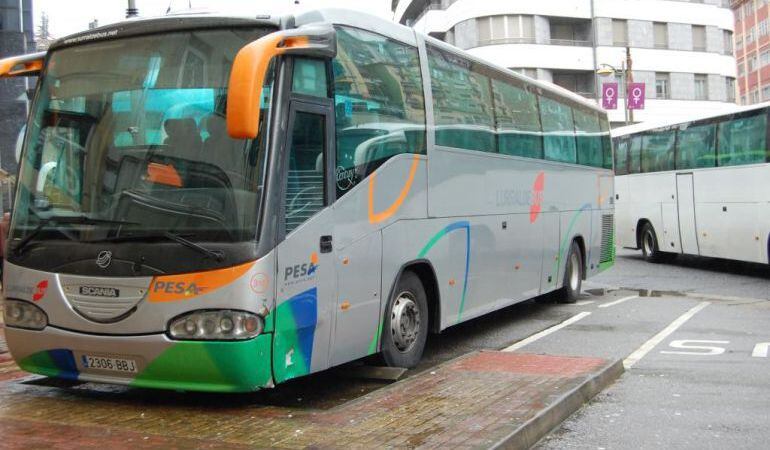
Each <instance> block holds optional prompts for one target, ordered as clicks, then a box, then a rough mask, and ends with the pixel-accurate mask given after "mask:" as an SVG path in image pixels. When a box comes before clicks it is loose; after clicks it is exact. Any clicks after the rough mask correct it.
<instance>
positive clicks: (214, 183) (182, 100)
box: [11, 29, 271, 242]
mask: <svg viewBox="0 0 770 450" xmlns="http://www.w3.org/2000/svg"><path fill="white" fill-rule="evenodd" d="M267 32H268V30H255V29H227V30H200V31H186V32H175V33H167V34H157V35H149V36H140V37H131V38H125V39H118V40H110V41H103V42H95V43H89V44H85V45H79V46H75V47H69V48H63V49H61V50H54V51H53V52H52V54H51V55H50V58H49V61H48V64H47V67H46V70H45V72H44V75H43V78H42V81H41V83H40V89H39V92H38V94H37V98H36V101H35V104H34V107H33V110H32V113H31V119H30V124H29V126H28V133H27V137H26V141H25V149H24V152H23V154H22V161H21V169H20V174H19V183H18V194H17V199H16V205H15V213H14V219H13V225H12V232H11V235H12V238H14V239H17V240H18V239H20V240H24V239H25V238H26V237H27V236H29V235H30V234H32V233H34V234H35V239H36V240H37V239H59V240H62V239H65V240H68V241H75V242H99V241H109V240H120V239H123V238H125V239H135V240H137V241H140V240H141V238H142V236H147V237H152V236H156V237H157V236H158V235H161V236H163V235H168V233H173V234H174V235H176V236H184V238H185V239H187V240H190V241H209V242H241V241H249V240H254V239H255V238H256V226H257V218H258V216H259V214H258V213H259V205H260V197H261V192H262V184H263V178H264V177H263V172H264V171H263V166H264V153H265V150H264V146H265V144H264V138H263V136H264V135H265V134H266V133H264V132H262V133H260V138H258V139H257V140H254V141H248V140H235V139H232V138H230V137H229V136H228V134H227V127H226V121H225V109H226V98H227V84H228V80H229V74H230V67H231V64H232V61H233V59H234V58H235V55H236V53H237V52H238V50H239V49H241V48H242V47H243V46H244V45H245V44H247V43H248V42H251V41H252V40H254V39H257V38H259V37H260V36H262V35H264V34H266V33H267ZM268 78H269V79H270V78H271V77H270V76H269V77H268ZM264 92H265V93H266V94H265V97H264V98H265V99H267V100H263V102H262V108H263V114H262V115H261V117H267V116H268V114H266V113H265V111H264V110H265V109H267V108H268V107H269V98H270V96H269V92H270V89H269V87H267V88H266V89H264ZM260 126H261V129H262V128H263V127H262V124H260ZM75 219H77V220H75ZM27 240H29V239H28V238H27Z"/></svg>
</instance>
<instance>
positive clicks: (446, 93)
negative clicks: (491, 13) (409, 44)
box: [428, 47, 497, 152]
mask: <svg viewBox="0 0 770 450" xmlns="http://www.w3.org/2000/svg"><path fill="white" fill-rule="evenodd" d="M428 63H429V65H430V76H431V84H432V91H433V115H434V117H435V120H436V145H442V146H446V147H455V148H463V149H467V150H478V151H483V152H496V151H497V150H496V148H495V147H496V145H495V134H494V122H495V121H494V113H493V110H492V105H493V103H492V92H491V86H490V81H489V78H488V77H487V76H485V75H482V74H480V73H478V72H477V71H476V70H475V67H474V66H475V64H473V63H471V62H470V61H467V60H465V59H463V58H460V57H458V56H455V55H453V54H450V53H447V52H444V51H441V50H438V49H435V48H430V47H429V48H428Z"/></svg>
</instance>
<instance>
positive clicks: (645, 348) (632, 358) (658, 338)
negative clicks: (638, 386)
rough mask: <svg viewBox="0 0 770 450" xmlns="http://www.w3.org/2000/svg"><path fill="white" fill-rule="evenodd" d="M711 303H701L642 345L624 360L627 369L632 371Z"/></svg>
mask: <svg viewBox="0 0 770 450" xmlns="http://www.w3.org/2000/svg"><path fill="white" fill-rule="evenodd" d="M710 304H711V303H710V302H700V303H698V304H697V305H695V306H694V307H692V308H690V310H689V311H687V312H686V313H684V314H682V315H681V316H679V317H678V318H677V319H676V320H674V321H673V322H671V323H670V324H669V325H668V326H667V327H666V328H664V329H663V330H662V331H661V332H660V333H658V334H656V335H655V336H653V337H652V338H650V340H648V341H647V342H645V343H644V344H642V346H641V347H639V348H638V349H636V350H635V351H634V352H633V353H631V354H630V355H628V357H627V358H626V359H624V360H623V366H624V367H625V368H626V369H630V368H631V367H633V366H634V364H636V363H638V362H639V360H640V359H642V358H644V356H645V355H646V354H647V353H649V352H650V350H652V349H653V348H655V346H656V345H658V344H660V343H661V342H662V341H663V340H664V339H666V338H667V337H668V336H669V335H670V334H671V333H673V332H674V331H676V330H677V329H678V328H679V327H681V326H682V325H684V323H685V322H687V321H688V320H690V319H691V318H692V317H693V316H694V315H696V314H698V312H700V310H702V309H703V308H705V307H707V306H708V305H710Z"/></svg>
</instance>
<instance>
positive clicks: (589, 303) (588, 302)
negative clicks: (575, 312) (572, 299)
mask: <svg viewBox="0 0 770 450" xmlns="http://www.w3.org/2000/svg"><path fill="white" fill-rule="evenodd" d="M594 303H596V300H581V301H579V302H577V303H575V306H585V305H592V304H594Z"/></svg>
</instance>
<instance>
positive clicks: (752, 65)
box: [747, 56, 757, 72]
mask: <svg viewBox="0 0 770 450" xmlns="http://www.w3.org/2000/svg"><path fill="white" fill-rule="evenodd" d="M747 65H748V71H749V72H754V71H755V70H757V57H756V56H750V57H749V59H748V60H747Z"/></svg>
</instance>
